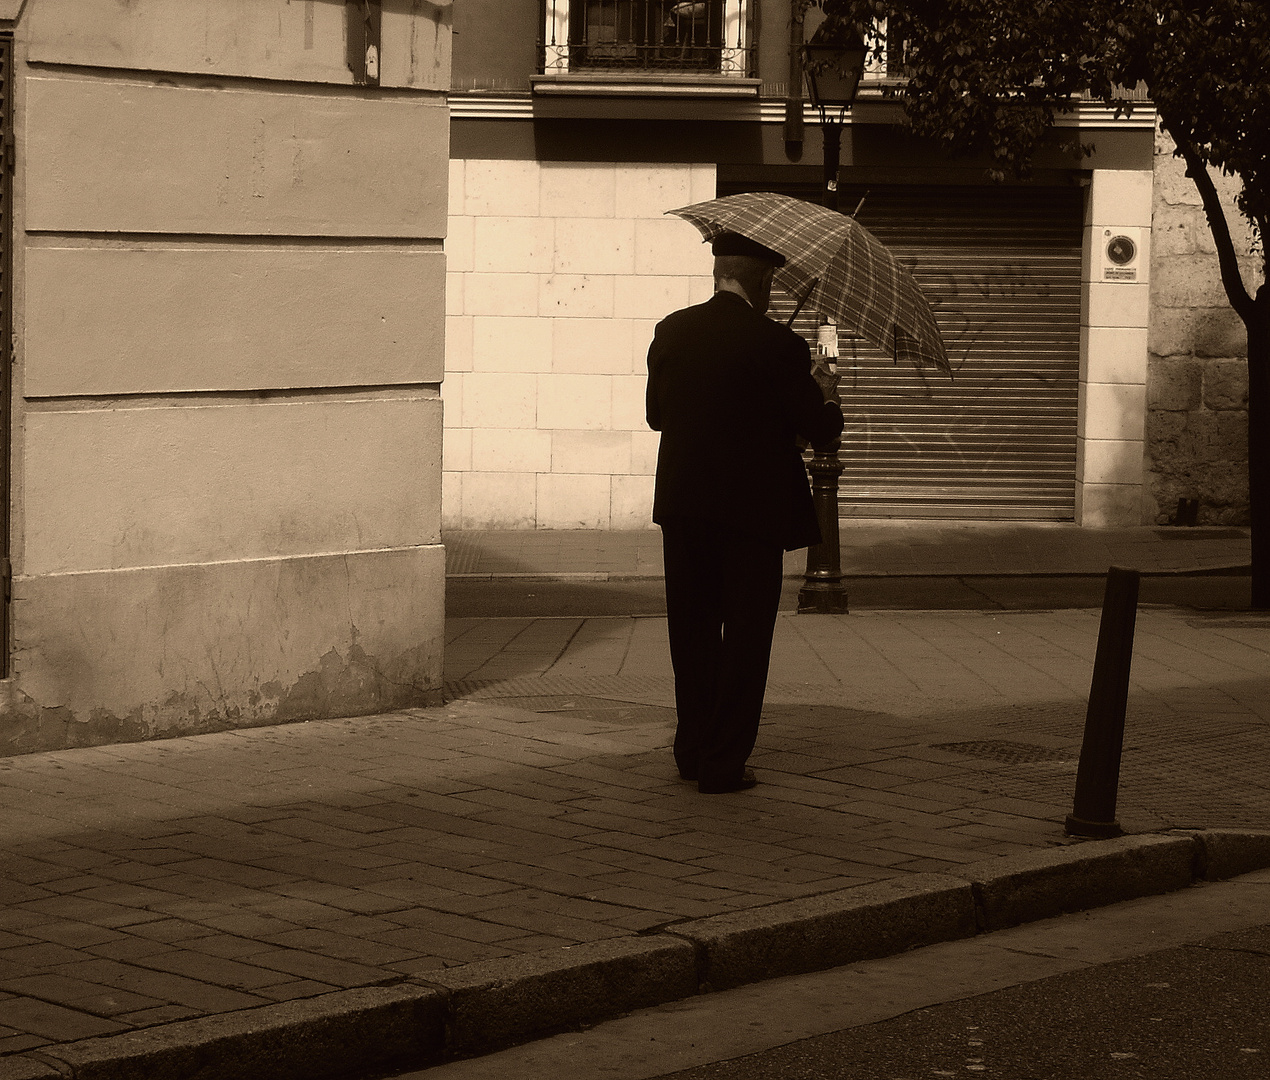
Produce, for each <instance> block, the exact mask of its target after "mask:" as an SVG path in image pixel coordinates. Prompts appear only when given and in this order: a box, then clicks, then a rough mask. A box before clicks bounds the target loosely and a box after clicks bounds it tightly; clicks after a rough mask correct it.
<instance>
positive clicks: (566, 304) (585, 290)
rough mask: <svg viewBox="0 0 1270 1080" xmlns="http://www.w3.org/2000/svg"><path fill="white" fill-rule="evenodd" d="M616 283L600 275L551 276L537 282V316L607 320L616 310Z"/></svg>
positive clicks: (616, 313) (616, 312)
mask: <svg viewBox="0 0 1270 1080" xmlns="http://www.w3.org/2000/svg"><path fill="white" fill-rule="evenodd" d="M615 280H616V281H618V282H620V281H622V280H624V279H622V278H617V279H614V278H613V277H609V276H605V275H597V274H551V275H550V276H547V277H542V278H539V279H537V281H536V282H535V284H536V287H537V289H538V312H539V314H541V315H544V316H548V317H551V318H564V319H604V318H609V317H610V316H612V315H617V316H618V318H622V317H623V313H622V312H619V311H616V310H615V304H614V294H615Z"/></svg>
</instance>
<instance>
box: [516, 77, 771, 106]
mask: <svg viewBox="0 0 1270 1080" xmlns="http://www.w3.org/2000/svg"><path fill="white" fill-rule="evenodd" d="M529 81H530V83H531V84H532V86H533V92H534V94H535V95H544V96H551V97H657V98H666V97H673V98H751V99H754V100H758V93H759V86H760V85H761V81H760V80H759V79H742V78H738V77H736V76H734V75H663V74H658V73H654V72H638V73H626V72H604V73H599V72H597V73H595V74H589V73H588V74H585V75H584V74H574V73H570V74H567V75H535V76H533V77H532V78H531V79H530V80H529Z"/></svg>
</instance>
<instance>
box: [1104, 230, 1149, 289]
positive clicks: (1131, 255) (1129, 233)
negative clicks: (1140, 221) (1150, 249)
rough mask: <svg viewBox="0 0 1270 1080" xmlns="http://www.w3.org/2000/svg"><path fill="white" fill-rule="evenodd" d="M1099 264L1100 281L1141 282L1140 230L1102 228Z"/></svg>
mask: <svg viewBox="0 0 1270 1080" xmlns="http://www.w3.org/2000/svg"><path fill="white" fill-rule="evenodd" d="M1100 262H1101V269H1102V273H1101V276H1100V278H1099V280H1101V281H1118V282H1131V283H1137V282H1140V281H1142V280H1143V274H1142V230H1141V229H1116V228H1104V229H1103V230H1102V250H1101V259H1100Z"/></svg>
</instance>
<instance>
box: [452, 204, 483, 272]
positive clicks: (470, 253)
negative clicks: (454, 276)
mask: <svg viewBox="0 0 1270 1080" xmlns="http://www.w3.org/2000/svg"><path fill="white" fill-rule="evenodd" d="M475 241H476V218H473V217H465V216H459V215H454V214H452V215H450V218H449V220H448V230H447V232H446V236H445V268H446V270H448V271H450V272H451V273H467V272H470V271H472V270H475V269H476V264H475V261H474V255H475Z"/></svg>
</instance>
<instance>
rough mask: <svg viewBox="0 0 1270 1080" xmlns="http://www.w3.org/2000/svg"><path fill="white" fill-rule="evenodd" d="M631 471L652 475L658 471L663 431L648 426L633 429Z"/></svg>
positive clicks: (642, 474)
mask: <svg viewBox="0 0 1270 1080" xmlns="http://www.w3.org/2000/svg"><path fill="white" fill-rule="evenodd" d="M630 435H631V472H632V473H636V474H639V475H641V476H652V475H653V474H654V473H655V472H656V471H657V451H658V449H659V447H660V446H661V432H660V431H652V430H651V429H649V428H648V427H644V428H642V429H639V430H635V431H632V432H631V433H630Z"/></svg>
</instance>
